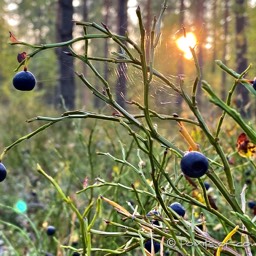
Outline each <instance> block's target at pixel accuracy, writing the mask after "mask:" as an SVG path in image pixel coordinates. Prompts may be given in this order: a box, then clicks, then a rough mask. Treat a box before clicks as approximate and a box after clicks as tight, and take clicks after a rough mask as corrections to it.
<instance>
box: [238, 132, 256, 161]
mask: <svg viewBox="0 0 256 256" xmlns="http://www.w3.org/2000/svg"><path fill="white" fill-rule="evenodd" d="M236 149H237V152H238V154H239V155H240V156H242V157H252V156H253V155H254V154H255V152H256V145H254V144H253V143H252V142H250V141H249V139H248V138H247V135H246V134H245V133H241V134H240V135H239V136H238V138H237V143H236Z"/></svg>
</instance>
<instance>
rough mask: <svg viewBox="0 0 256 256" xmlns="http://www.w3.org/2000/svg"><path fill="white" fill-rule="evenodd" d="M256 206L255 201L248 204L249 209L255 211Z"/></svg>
mask: <svg viewBox="0 0 256 256" xmlns="http://www.w3.org/2000/svg"><path fill="white" fill-rule="evenodd" d="M255 206H256V202H255V201H250V202H248V207H249V208H250V209H254V208H255Z"/></svg>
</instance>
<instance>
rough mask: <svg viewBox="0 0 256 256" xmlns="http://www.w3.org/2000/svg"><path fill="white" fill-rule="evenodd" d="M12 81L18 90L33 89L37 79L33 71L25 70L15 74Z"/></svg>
mask: <svg viewBox="0 0 256 256" xmlns="http://www.w3.org/2000/svg"><path fill="white" fill-rule="evenodd" d="M12 83H13V86H14V87H15V88H16V89H17V90H20V91H31V90H33V89H34V87H35V85H36V79H35V77H34V75H33V74H32V73H31V72H29V71H25V70H24V71H20V72H18V73H17V74H16V75H15V76H14V78H13V80H12Z"/></svg>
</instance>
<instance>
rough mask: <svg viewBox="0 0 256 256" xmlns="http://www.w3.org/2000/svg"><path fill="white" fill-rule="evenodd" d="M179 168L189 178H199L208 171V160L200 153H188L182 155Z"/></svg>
mask: <svg viewBox="0 0 256 256" xmlns="http://www.w3.org/2000/svg"><path fill="white" fill-rule="evenodd" d="M180 167H181V170H182V172H183V173H184V174H185V175H187V176H188V177H190V178H200V177H202V176H203V175H204V174H205V173H206V172H207V170H208V167H209V163H208V159H207V158H206V157H205V155H203V154H202V153H200V152H197V151H190V152H187V153H185V154H184V156H183V157H182V159H181V162H180Z"/></svg>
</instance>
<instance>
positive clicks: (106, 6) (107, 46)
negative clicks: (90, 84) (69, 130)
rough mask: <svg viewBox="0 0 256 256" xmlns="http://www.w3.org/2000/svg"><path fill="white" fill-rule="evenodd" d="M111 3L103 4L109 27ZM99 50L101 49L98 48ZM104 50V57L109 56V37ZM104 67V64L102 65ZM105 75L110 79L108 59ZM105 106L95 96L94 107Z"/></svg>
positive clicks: (106, 23)
mask: <svg viewBox="0 0 256 256" xmlns="http://www.w3.org/2000/svg"><path fill="white" fill-rule="evenodd" d="M110 4H111V1H110V0H104V4H103V13H104V24H105V25H106V26H107V27H108V26H109V18H110V17H109V12H110ZM98 50H99V49H98ZM103 50H104V53H103V54H104V57H105V58H108V55H109V54H108V51H109V41H108V39H105V40H104V44H103ZM98 68H99V69H100V66H98ZM101 68H102V66H101ZM103 70H104V71H103V76H104V79H105V80H106V81H108V79H109V64H108V62H107V61H105V62H104V63H103ZM97 89H98V90H102V89H101V88H99V87H97ZM102 106H103V102H102V101H101V100H100V99H99V98H98V97H94V107H95V108H101V107H102Z"/></svg>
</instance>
